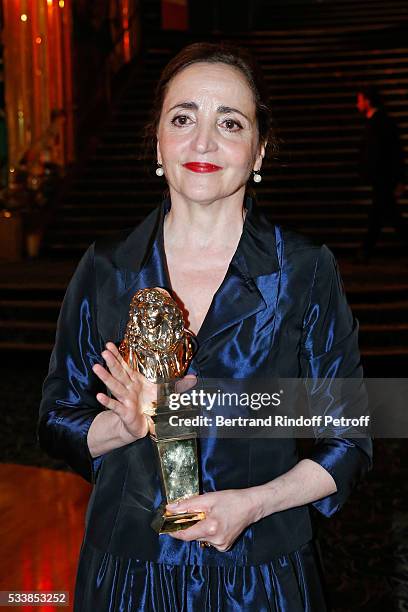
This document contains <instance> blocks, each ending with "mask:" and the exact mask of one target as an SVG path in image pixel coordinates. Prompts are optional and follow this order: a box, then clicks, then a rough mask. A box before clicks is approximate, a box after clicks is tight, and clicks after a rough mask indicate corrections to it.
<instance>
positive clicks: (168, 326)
mask: <svg viewBox="0 0 408 612" xmlns="http://www.w3.org/2000/svg"><path fill="white" fill-rule="evenodd" d="M129 321H130V322H131V324H132V326H133V330H132V332H133V333H134V334H135V336H137V339H138V344H139V345H140V347H141V348H144V349H151V350H155V351H165V352H167V351H172V350H175V348H176V346H177V344H178V342H180V340H181V338H182V337H183V332H184V321H183V315H182V313H181V310H180V308H179V307H178V306H177V304H176V303H175V302H174V300H172V298H171V297H170V296H169V295H168V294H167V293H165V292H164V291H161V290H160V289H141V290H140V291H138V292H137V293H136V294H135V295H134V296H133V299H132V302H131V306H130V319H129Z"/></svg>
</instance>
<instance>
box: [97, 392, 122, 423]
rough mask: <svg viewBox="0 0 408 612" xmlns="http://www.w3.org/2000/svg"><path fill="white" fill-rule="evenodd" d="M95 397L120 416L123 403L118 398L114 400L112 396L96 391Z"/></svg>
mask: <svg viewBox="0 0 408 612" xmlns="http://www.w3.org/2000/svg"><path fill="white" fill-rule="evenodd" d="M96 399H97V400H98V402H99V403H100V404H102V406H105V408H109V410H112V412H116V414H117V415H118V416H119V417H121V416H122V412H123V405H122V404H121V402H118V400H115V399H114V398H113V397H109V395H105V393H97V394H96Z"/></svg>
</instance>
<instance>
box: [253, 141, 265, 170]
mask: <svg viewBox="0 0 408 612" xmlns="http://www.w3.org/2000/svg"><path fill="white" fill-rule="evenodd" d="M267 144H268V143H267V141H265V142H261V143H260V145H259V150H258V154H257V156H256V159H255V164H254V170H255V172H259V170H260V169H261V166H262V160H263V158H264V157H265V152H266V145H267Z"/></svg>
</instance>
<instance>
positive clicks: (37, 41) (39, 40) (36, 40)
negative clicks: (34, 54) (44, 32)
mask: <svg viewBox="0 0 408 612" xmlns="http://www.w3.org/2000/svg"><path fill="white" fill-rule="evenodd" d="M35 42H36V43H37V45H41V43H42V38H41V36H37V38H36V39H35Z"/></svg>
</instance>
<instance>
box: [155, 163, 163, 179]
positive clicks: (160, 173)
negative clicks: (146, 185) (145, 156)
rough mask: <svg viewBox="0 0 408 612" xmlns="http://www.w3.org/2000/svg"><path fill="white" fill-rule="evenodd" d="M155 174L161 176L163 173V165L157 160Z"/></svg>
mask: <svg viewBox="0 0 408 612" xmlns="http://www.w3.org/2000/svg"><path fill="white" fill-rule="evenodd" d="M156 174H157V176H163V174H164V170H163V166H162V165H161V164H159V162H157V168H156Z"/></svg>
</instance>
